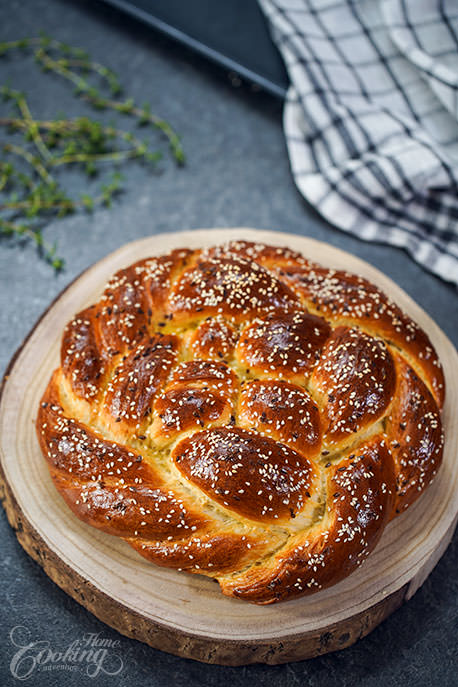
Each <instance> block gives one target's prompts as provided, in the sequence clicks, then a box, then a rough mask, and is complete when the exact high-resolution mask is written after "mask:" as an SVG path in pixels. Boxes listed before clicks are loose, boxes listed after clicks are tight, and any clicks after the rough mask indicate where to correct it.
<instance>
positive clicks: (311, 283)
mask: <svg viewBox="0 0 458 687" xmlns="http://www.w3.org/2000/svg"><path fill="white" fill-rule="evenodd" d="M444 391H445V388H444V379H443V373H442V369H441V366H440V363H439V361H438V359H437V355H436V353H435V351H434V349H433V347H432V345H431V343H430V341H429V339H428V337H427V336H426V334H425V333H424V332H423V331H422V330H421V329H420V328H419V327H418V326H417V325H416V324H415V323H414V322H412V320H410V318H409V317H408V316H407V315H405V314H404V313H403V312H402V311H401V310H400V309H399V308H398V307H397V306H396V305H395V304H393V303H391V301H389V299H388V298H387V297H386V296H385V295H384V294H383V293H382V292H380V291H379V290H378V289H377V288H376V287H375V286H374V285H372V284H370V283H369V282H367V281H366V280H364V279H362V278H360V277H357V276H355V275H351V274H348V273H347V272H343V271H336V270H329V269H325V268H322V267H320V266H318V265H316V264H314V263H312V262H310V261H308V260H307V259H306V258H305V257H303V256H301V255H300V254H298V253H296V252H294V251H291V250H289V249H285V248H278V247H273V246H265V245H263V244H255V243H250V242H245V241H236V242H232V243H230V244H227V245H224V246H217V247H214V248H210V249H207V250H203V251H199V250H197V251H190V250H187V249H184V250H175V251H172V253H170V254H169V255H165V256H162V257H159V258H147V259H145V260H141V261H140V262H137V263H135V264H134V265H131V266H129V267H127V268H126V269H123V270H121V271H119V272H118V273H117V274H116V275H114V277H113V278H112V279H111V281H110V282H109V284H108V285H107V287H106V289H105V291H104V293H103V295H102V297H101V299H100V301H99V302H98V303H96V304H95V305H94V306H91V307H89V308H86V309H85V310H83V311H81V312H80V313H78V314H77V315H76V316H75V317H74V318H73V319H72V320H71V322H69V324H68V325H67V327H66V329H65V331H64V334H63V338H62V347H61V366H60V368H59V369H58V370H56V372H55V373H54V375H53V377H52V379H51V380H50V382H49V385H48V388H47V390H46V392H45V394H44V396H43V399H42V403H41V405H40V408H39V412H38V417H37V423H36V426H37V433H38V437H39V441H40V446H41V449H42V452H43V454H44V456H45V458H46V460H47V462H48V465H49V469H50V474H51V477H52V479H53V481H54V483H55V485H56V487H57V489H58V490H59V492H60V493H61V494H62V496H63V498H64V499H65V501H66V502H67V504H68V505H69V507H70V508H71V510H72V511H73V513H74V514H75V515H76V516H77V517H79V518H80V519H82V520H83V521H85V522H87V523H88V524H90V525H92V526H94V527H97V528H99V529H101V530H103V531H104V532H107V533H109V534H112V535H115V536H119V537H122V538H123V539H125V540H126V541H127V542H128V543H129V544H130V545H131V546H133V547H134V548H135V549H136V550H137V551H138V552H139V553H140V554H141V555H142V556H144V557H146V558H147V559H148V560H151V561H153V562H155V563H157V564H158V565H163V566H169V567H174V568H178V569H180V570H186V571H188V572H194V573H199V572H203V573H204V574H206V575H209V576H211V577H215V578H216V579H218V581H219V583H220V585H221V588H222V590H223V592H224V593H225V594H228V595H232V596H236V597H238V598H241V599H246V600H249V601H253V602H256V603H272V602H275V601H279V600H282V599H287V598H292V597H295V596H300V595H302V594H309V593H313V592H315V591H317V590H319V589H322V588H324V587H327V586H329V585H332V584H335V583H336V582H338V581H339V580H340V579H342V578H343V577H345V576H346V575H349V574H350V573H351V572H352V570H354V569H355V568H356V567H357V566H358V565H359V564H360V563H361V562H362V561H363V560H364V558H365V557H366V556H367V555H368V554H369V553H370V551H371V550H372V549H373V548H374V546H375V545H376V543H377V541H378V540H379V538H380V536H381V535H382V533H383V530H384V527H385V525H386V523H387V522H388V521H389V520H390V518H392V517H395V516H396V515H397V514H398V513H400V512H402V511H403V510H405V509H406V508H408V506H409V505H410V504H411V503H413V501H415V500H416V498H418V496H419V495H420V494H421V493H423V491H424V490H425V489H426V487H427V486H428V484H429V483H430V482H431V480H432V479H433V477H434V475H435V474H436V472H437V470H438V469H439V467H440V463H441V459H442V450H443V436H442V428H441V419H440V410H439V409H440V406H441V404H442V403H443V399H444Z"/></svg>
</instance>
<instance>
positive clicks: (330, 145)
mask: <svg viewBox="0 0 458 687" xmlns="http://www.w3.org/2000/svg"><path fill="white" fill-rule="evenodd" d="M259 2H260V4H261V7H262V9H263V10H264V12H265V14H266V16H267V17H268V19H269V21H270V24H271V28H272V34H273V37H274V40H275V42H276V43H277V45H278V47H279V49H280V51H281V53H282V55H283V57H284V60H285V63H286V67H287V69H288V72H289V76H290V79H291V84H292V85H291V87H290V89H289V91H288V96H287V100H286V104H285V110H284V128H285V134H286V140H287V145H288V150H289V155H290V160H291V166H292V171H293V174H294V177H295V180H296V183H297V186H298V188H299V189H300V191H301V193H302V194H303V195H304V196H305V198H306V199H307V200H308V201H309V202H310V203H311V204H312V205H313V206H314V207H315V208H316V209H317V210H318V211H319V212H320V213H321V214H322V215H323V216H324V217H325V218H326V219H327V220H328V221H329V222H331V223H332V224H334V225H336V226H337V227H339V228H341V229H344V230H345V231H348V232H351V233H353V234H356V235H357V236H359V237H360V238H362V239H365V240H368V241H379V242H384V243H391V244H394V245H397V246H401V247H403V248H405V249H406V250H407V251H408V252H409V253H410V254H411V255H412V256H413V257H414V258H415V260H417V261H418V262H419V263H421V264H422V265H423V266H424V267H426V268H427V269H429V270H431V271H432V272H434V273H435V274H437V275H439V276H440V277H442V278H443V279H446V280H448V281H451V282H455V283H457V284H458V121H457V120H458V0H449V1H447V0H259Z"/></svg>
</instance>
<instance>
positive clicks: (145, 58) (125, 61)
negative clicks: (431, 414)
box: [0, 0, 458, 687]
mask: <svg viewBox="0 0 458 687" xmlns="http://www.w3.org/2000/svg"><path fill="white" fill-rule="evenodd" d="M39 29H43V30H45V31H46V32H48V33H50V34H52V35H53V36H55V37H56V38H60V39H62V40H66V41H68V42H71V43H72V44H75V45H79V46H83V47H86V48H87V49H88V50H89V51H90V52H91V54H92V55H93V56H94V58H96V59H98V60H100V61H102V62H106V63H107V64H108V65H109V66H111V67H112V68H113V69H114V70H115V71H116V72H117V73H118V74H119V75H120V77H121V79H122V81H123V82H124V83H126V84H128V85H129V89H128V90H129V91H130V92H131V93H132V95H134V96H135V97H137V98H138V99H140V100H141V101H145V100H149V101H151V102H152V104H153V109H154V111H156V112H158V113H160V114H161V115H162V116H164V117H165V118H167V119H169V120H170V121H171V122H172V123H173V124H174V125H175V127H176V128H177V130H178V131H179V132H180V134H181V135H182V137H183V141H184V145H185V149H186V153H187V158H188V164H187V166H186V168H184V169H177V168H176V167H175V166H174V164H173V163H172V162H171V161H169V160H167V159H166V160H165V161H164V163H162V164H161V166H160V172H159V173H157V174H151V173H148V172H147V171H145V170H143V169H142V168H141V167H138V166H136V165H135V164H131V165H130V166H129V168H128V169H126V174H127V190H126V193H124V194H123V196H122V197H120V198H119V200H118V201H117V202H116V203H115V206H114V207H113V209H112V210H105V209H103V210H99V211H97V212H96V213H95V214H94V215H92V216H86V215H84V214H79V215H74V216H72V217H68V218H66V219H64V220H60V221H58V222H54V223H52V224H51V225H49V226H48V227H47V228H46V231H45V234H46V237H47V238H48V239H49V240H54V239H58V241H59V247H60V251H61V253H63V255H64V256H65V258H66V260H67V266H66V270H65V271H64V272H62V273H61V274H60V275H58V276H54V274H53V273H52V271H51V270H50V268H49V267H48V266H47V265H46V264H44V263H43V262H40V261H39V260H37V259H36V254H35V251H34V249H33V248H32V247H31V246H28V245H24V246H18V245H17V244H16V243H14V242H12V241H8V240H5V239H2V240H1V243H0V279H1V290H0V299H1V307H0V318H1V320H0V322H1V326H0V342H1V347H0V367H1V369H2V370H4V368H5V367H6V365H7V363H8V360H9V359H10V357H11V355H12V354H13V352H14V351H15V349H16V348H17V347H18V346H19V345H20V343H21V341H22V340H23V338H24V337H25V336H26V334H27V332H28V331H29V329H30V328H31V326H32V325H33V323H34V322H35V320H36V319H37V318H38V317H39V315H40V314H41V313H42V311H43V310H44V309H45V308H46V307H47V306H48V304H49V303H50V301H51V300H52V299H53V298H54V297H55V296H56V295H57V294H58V293H59V291H60V290H61V289H62V288H63V287H64V286H65V285H66V284H68V283H69V282H70V281H71V280H72V279H73V278H74V277H75V276H76V275H77V274H78V273H79V272H80V271H81V270H83V269H85V268H86V267H87V266H88V265H90V264H91V263H93V262H94V261H95V260H97V259H99V258H101V257H103V256H104V255H106V254H107V253H108V252H110V251H112V250H114V249H116V248H117V247H119V246H120V245H122V244H123V243H125V242H126V241H130V240H132V239H135V238H139V237H142V236H146V235H149V234H152V233H157V232H164V231H175V230H179V229H192V228H198V227H211V226H240V225H246V226H253V227H262V228H267V229H275V230H280V231H285V232H293V233H298V234H302V235H306V236H312V237H315V238H318V239H321V240H324V241H328V242H329V243H331V244H333V245H336V246H339V247H341V248H343V249H345V250H348V251H350V252H352V253H355V254H356V255H358V256H360V257H362V258H364V259H365V260H367V261H369V262H370V263H372V264H374V265H376V266H377V267H378V268H379V269H381V270H382V271H384V272H385V273H386V274H388V275H389V276H391V277H392V278H393V279H395V280H396V281H397V282H398V283H399V284H400V285H401V286H402V287H403V288H404V289H405V290H406V291H407V292H408V293H409V294H410V295H411V296H413V297H414V298H415V299H416V300H417V301H418V303H420V305H422V306H423V308H424V309H425V310H426V311H427V312H428V313H429V314H430V315H432V316H433V317H434V318H435V320H436V321H437V323H438V324H439V325H440V326H441V327H442V328H443V330H444V331H445V332H446V333H447V334H448V335H449V336H450V337H451V338H452V340H454V342H455V345H456V343H457V342H458V331H457V329H458V299H457V296H456V291H455V290H454V289H453V288H452V287H450V286H448V285H447V284H445V283H443V282H441V281H440V280H438V279H437V278H435V277H433V276H431V275H429V274H427V273H426V272H424V271H423V270H422V269H421V268H420V267H419V266H417V265H416V264H415V263H414V262H413V261H412V260H411V259H410V258H409V257H408V256H407V255H406V254H405V253H403V252H402V251H400V250H398V249H395V248H388V247H385V246H381V245H375V244H367V243H362V242H360V241H358V240H356V239H354V238H351V237H350V236H347V235H345V234H344V233H342V232H339V231H338V230H336V229H334V228H332V227H330V226H329V225H327V224H326V223H325V222H324V221H322V220H321V219H320V218H319V217H317V215H316V214H315V213H314V212H313V210H311V209H310V208H308V207H307V206H306V205H305V204H304V202H303V200H302V199H301V197H300V196H299V194H298V193H297V191H296V189H295V187H294V184H293V181H292V178H291V175H290V172H289V167H288V160H287V155H286V150H285V145H284V141H283V134H282V128H281V105H280V103H278V102H276V101H275V100H273V99H272V98H271V97H269V96H267V95H264V94H262V93H259V92H253V91H252V89H250V88H249V87H248V86H242V87H241V88H234V87H232V86H231V84H230V80H229V79H228V77H227V75H226V74H224V73H222V72H221V71H219V70H218V69H217V68H215V67H213V66H211V65H209V64H207V63H206V62H205V61H204V60H202V59H201V58H197V57H195V56H193V55H192V54H191V53H189V52H188V51H187V50H185V49H183V48H179V47H178V46H176V45H175V44H173V43H171V42H169V41H168V40H167V39H165V38H162V37H160V36H158V35H156V34H154V33H153V32H151V31H149V30H146V29H143V28H142V27H141V26H139V25H138V24H137V23H136V22H134V21H132V20H128V19H126V18H125V17H123V16H122V15H120V14H119V13H117V12H114V11H113V10H109V9H107V8H106V7H105V6H103V5H99V4H98V3H96V2H91V1H90V0H87V2H82V1H79V2H77V1H74V2H70V1H67V2H64V1H60V2H59V0H49V1H46V0H27V1H26V0H15V1H14V2H11V1H10V2H8V1H7V0H3V2H2V3H0V40H5V39H12V38H16V37H19V36H22V35H33V34H36V33H37V31H38V30H39ZM7 74H8V77H9V78H10V80H11V82H12V84H13V85H15V86H17V87H19V88H22V89H24V90H27V92H28V93H29V94H30V105H31V108H32V110H33V112H34V113H36V114H37V115H40V116H47V115H48V116H53V115H54V114H55V113H56V112H57V111H59V110H63V111H65V112H66V113H68V114H69V115H71V116H74V115H77V114H78V113H83V112H85V109H84V107H82V106H81V105H80V104H79V103H78V101H76V100H75V99H74V97H73V96H72V95H71V89H70V88H69V87H68V86H67V85H66V84H63V83H62V82H61V81H59V79H58V78H57V77H53V76H48V77H47V76H45V75H41V74H40V72H38V71H36V69H35V67H34V65H33V63H32V62H31V61H30V60H29V61H28V60H25V61H22V60H20V59H18V60H14V61H13V60H10V61H8V62H0V82H1V83H3V82H4V81H5V80H6V78H7ZM1 134H2V132H0V136H1ZM70 178H71V182H72V184H75V185H76V187H77V188H80V187H81V188H82V185H84V183H85V182H84V181H83V180H82V179H81V177H79V176H78V175H74V178H73V176H71V177H70ZM0 528H1V530H0V532H1V534H0V536H1V560H0V570H1V585H0V684H1V685H10V684H17V683H19V681H18V680H17V679H15V678H14V677H13V676H12V674H11V671H10V663H11V661H12V659H13V657H14V656H15V653H16V652H17V647H15V646H14V645H13V643H12V641H11V637H10V633H11V630H12V629H13V628H15V627H16V626H23V627H24V628H27V629H28V630H29V632H30V639H31V640H42V641H44V642H49V647H50V648H51V649H52V650H53V651H55V652H56V651H64V650H65V648H66V647H68V646H69V645H70V644H72V642H75V640H82V638H83V637H84V636H85V635H87V634H88V633H100V637H103V638H105V639H111V640H112V641H116V640H119V645H118V646H117V648H116V653H117V654H119V656H120V657H121V659H122V665H123V667H122V670H121V671H120V672H119V673H118V674H117V675H111V676H110V675H107V674H104V673H103V672H100V673H99V674H98V675H97V676H95V677H93V678H91V677H88V676H87V675H86V674H85V673H84V672H83V671H81V670H80V671H78V672H73V673H72V672H69V671H68V670H64V668H63V667H62V665H63V664H64V663H65V662H62V661H61V662H60V666H61V667H60V668H59V667H56V668H55V669H54V670H49V671H44V670H42V671H38V670H35V671H33V672H32V673H31V677H30V678H29V679H28V683H29V684H33V685H39V686H40V687H41V686H42V685H60V684H63V683H64V682H65V684H69V685H86V684H88V685H89V684H97V685H112V687H115V686H118V685H119V686H121V685H135V686H136V687H140V686H142V685H153V686H154V687H166V686H169V685H176V686H177V687H181V686H183V687H184V686H186V687H194V686H196V687H197V686H199V687H202V686H205V687H212V686H216V685H223V684H230V685H232V686H233V687H241V686H242V685H248V684H250V685H253V686H254V685H269V686H270V685H272V686H273V685H282V686H283V685H285V686H287V687H295V686H298V687H299V686H300V687H302V686H305V685H309V686H315V685H317V686H318V685H320V686H321V685H325V686H326V687H327V686H330V687H333V686H337V685H352V686H353V685H367V686H376V685H377V687H379V686H380V685H381V686H383V687H385V686H386V687H389V686H393V687H398V686H399V685H403V686H404V685H441V687H446V686H450V687H451V686H452V685H457V684H458V665H457V664H458V660H457V659H458V649H457V637H458V593H457V592H458V573H457V569H458V536H455V539H454V542H453V543H452V545H451V546H450V547H449V549H448V551H447V552H446V554H445V555H444V557H443V558H442V560H441V561H440V563H439V564H438V566H437V567H436V569H435V570H434V572H433V573H432V575H431V576H430V577H429V579H428V580H427V582H426V583H425V584H424V585H423V587H422V588H421V590H420V591H419V592H417V594H416V595H415V596H414V598H413V599H412V600H411V601H410V602H409V603H408V604H406V605H405V606H404V607H403V608H401V609H400V610H399V611H397V612H396V613H395V614H394V615H392V616H391V617H390V618H389V619H388V620H386V621H385V622H384V623H383V625H381V626H380V627H379V628H377V629H376V630H375V631H374V632H373V633H372V634H371V635H370V636H369V637H367V638H366V639H364V640H362V641H360V642H359V643H358V644H357V645H356V646H354V647H352V648H349V649H347V650H345V651H341V652H339V653H336V654H333V655H328V656H323V657H321V658H317V659H314V660H312V661H306V662H302V663H297V664H290V665H284V666H278V667H269V666H261V665H259V666H249V667H241V668H224V667H218V666H205V665H201V664H199V663H196V662H193V661H189V660H184V659H179V658H175V657H173V656H169V655H167V654H165V653H162V652H160V651H156V650H153V649H150V648H149V647H147V646H145V645H142V644H140V643H138V642H135V641H131V640H128V639H125V638H124V637H121V636H120V635H118V634H117V633H116V632H114V631H113V630H111V629H110V628H108V627H106V626H105V625H103V624H102V623H100V622H99V621H98V620H97V619H96V618H95V617H93V616H92V615H90V614H89V613H88V612H87V611H86V610H84V609H83V608H81V607H80V606H78V604H76V603H75V602H74V601H72V600H71V599H70V598H69V597H67V596H66V595H65V594H64V593H63V592H62V591H60V590H59V589H58V588H57V587H56V586H55V585H54V584H53V583H52V582H51V581H50V580H49V579H48V578H47V577H46V575H45V574H44V573H43V572H42V570H41V569H40V567H39V566H38V565H36V564H35V563H34V562H33V561H32V560H31V559H29V557H28V556H27V555H26V554H25V553H24V551H23V550H22V549H21V547H20V546H19V544H18V543H17V541H16V539H15V536H14V534H13V532H12V530H11V529H10V527H9V526H8V524H7V521H6V518H5V515H4V513H3V511H2V512H1V514H0ZM23 632H25V630H23ZM14 637H15V641H16V642H18V643H19V642H22V643H24V640H23V638H22V639H21V638H20V637H19V636H15V635H14ZM111 651H112V652H113V653H114V650H111ZM112 658H113V657H112ZM113 660H114V659H113ZM57 664H59V662H57ZM57 664H56V665H57ZM104 665H105V664H104ZM106 665H107V668H109V669H111V670H114V668H115V666H114V664H111V665H108V664H106Z"/></svg>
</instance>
